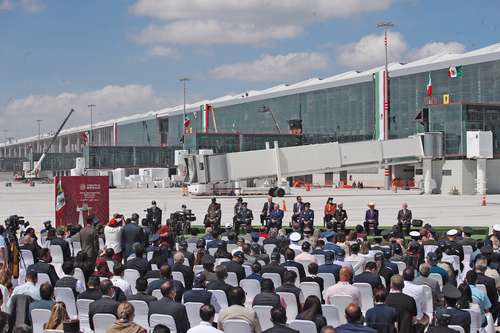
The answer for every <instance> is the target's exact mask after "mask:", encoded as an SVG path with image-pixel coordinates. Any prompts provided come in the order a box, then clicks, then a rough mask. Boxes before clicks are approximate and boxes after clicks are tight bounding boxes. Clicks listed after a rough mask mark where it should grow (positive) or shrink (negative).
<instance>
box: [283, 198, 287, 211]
mask: <svg viewBox="0 0 500 333" xmlns="http://www.w3.org/2000/svg"><path fill="white" fill-rule="evenodd" d="M283 211H284V212H286V201H285V199H283Z"/></svg>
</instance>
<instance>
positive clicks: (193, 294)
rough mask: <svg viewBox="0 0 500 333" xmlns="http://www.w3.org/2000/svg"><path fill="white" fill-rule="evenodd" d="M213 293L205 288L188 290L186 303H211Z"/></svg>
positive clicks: (185, 294) (185, 298) (185, 297)
mask: <svg viewBox="0 0 500 333" xmlns="http://www.w3.org/2000/svg"><path fill="white" fill-rule="evenodd" d="M211 299H212V293H211V292H209V291H206V290H204V289H195V290H188V291H186V292H185V293H184V303H188V302H193V303H203V304H210V301H211Z"/></svg>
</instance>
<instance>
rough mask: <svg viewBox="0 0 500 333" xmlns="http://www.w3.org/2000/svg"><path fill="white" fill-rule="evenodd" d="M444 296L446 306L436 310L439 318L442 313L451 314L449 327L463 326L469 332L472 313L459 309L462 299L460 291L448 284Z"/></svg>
mask: <svg viewBox="0 0 500 333" xmlns="http://www.w3.org/2000/svg"><path fill="white" fill-rule="evenodd" d="M443 295H444V301H445V305H446V306H445V307H442V308H438V309H436V315H437V316H439V315H440V314H441V313H447V314H449V315H450V323H449V324H448V325H458V326H462V327H463V328H464V330H465V332H469V330H470V324H471V317H470V313H469V312H467V311H464V310H460V309H458V308H457V300H458V299H460V297H462V293H461V292H460V290H458V289H457V287H455V286H452V285H451V284H449V283H448V284H445V285H444V286H443Z"/></svg>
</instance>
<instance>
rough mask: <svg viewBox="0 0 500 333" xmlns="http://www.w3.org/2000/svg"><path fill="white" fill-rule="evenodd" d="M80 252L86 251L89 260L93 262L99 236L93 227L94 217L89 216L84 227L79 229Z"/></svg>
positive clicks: (96, 253)
mask: <svg viewBox="0 0 500 333" xmlns="http://www.w3.org/2000/svg"><path fill="white" fill-rule="evenodd" d="M80 243H81V245H82V252H84V253H86V254H87V256H88V257H89V260H90V262H95V260H96V258H97V256H98V254H99V237H98V235H97V230H96V229H95V227H94V218H93V217H92V216H89V217H88V218H87V223H86V225H85V228H83V229H82V230H80Z"/></svg>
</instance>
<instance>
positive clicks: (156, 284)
mask: <svg viewBox="0 0 500 333" xmlns="http://www.w3.org/2000/svg"><path fill="white" fill-rule="evenodd" d="M165 281H167V280H166V279H164V278H160V279H158V280H155V281H152V282H151V283H150V284H148V289H147V290H146V293H147V294H151V293H152V292H153V290H155V289H160V287H161V285H162V283H163V282H165ZM171 281H172V282H173V283H174V288H175V300H176V301H177V302H180V301H181V300H182V295H183V294H184V286H183V285H182V282H180V281H177V280H171Z"/></svg>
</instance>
